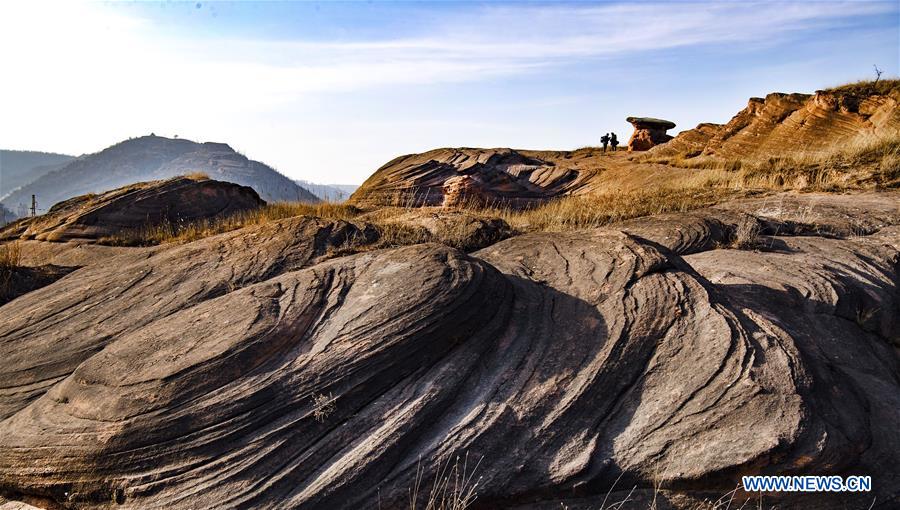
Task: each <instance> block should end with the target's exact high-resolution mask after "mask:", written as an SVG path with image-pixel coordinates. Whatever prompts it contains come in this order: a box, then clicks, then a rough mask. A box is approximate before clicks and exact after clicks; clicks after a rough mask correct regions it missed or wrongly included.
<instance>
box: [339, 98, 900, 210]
mask: <svg viewBox="0 0 900 510" xmlns="http://www.w3.org/2000/svg"><path fill="white" fill-rule="evenodd" d="M896 83H897V84H898V85H897V86H895V87H894V88H893V89H890V88H885V90H888V91H887V92H885V91H884V90H880V89H879V90H862V91H857V90H852V89H851V90H843V89H838V90H832V91H820V92H818V93H817V94H816V95H814V96H813V95H808V94H769V95H768V96H767V97H766V98H765V99H760V98H754V99H751V100H750V102H749V105H748V107H747V108H745V109H744V110H742V111H741V112H739V113H738V114H737V115H736V116H735V117H734V118H733V119H732V120H731V121H730V122H728V123H727V124H724V125H721V124H710V123H704V124H700V125H699V126H697V128H696V129H691V130H687V131H683V132H681V133H679V134H678V136H676V137H675V138H672V139H671V140H669V141H667V142H666V143H664V144H662V145H655V146H653V147H650V148H649V151H648V152H647V154H648V155H649V156H651V159H652V158H655V157H659V159H660V160H664V159H666V158H668V157H676V156H677V157H684V158H690V157H694V156H699V155H707V156H711V157H715V158H720V159H741V158H749V159H751V160H752V159H755V158H763V159H768V158H769V157H771V156H772V155H778V156H786V155H789V154H791V153H792V152H802V153H808V152H810V151H813V152H815V151H819V150H822V151H826V150H833V149H834V148H840V147H843V146H848V147H851V148H852V147H855V146H858V145H859V144H860V143H865V142H867V141H872V140H878V139H890V138H889V137H896V136H897V132H898V130H900V108H898V100H900V81H898V82H896ZM631 119H632V120H639V119H634V118H631ZM643 120H647V119H643ZM666 122H667V121H661V120H658V119H653V120H651V124H642V125H647V126H653V128H652V129H650V128H649V127H648V128H647V129H646V130H645V129H640V130H638V132H636V133H635V136H633V139H632V141H631V142H630V145H631V146H632V147H633V148H634V150H638V149H637V147H646V144H647V143H649V142H648V141H647V140H650V141H652V142H653V143H658V142H659V141H664V140H666V139H668V135H665V136H663V135H664V132H662V131H661V130H662V128H664V127H668V126H670V124H666ZM651 131H655V132H656V135H653V134H652V133H651ZM654 136H655V137H656V138H655V139H654V138H653V137H654ZM661 170H665V171H667V172H671V171H673V167H671V166H665V167H664V166H662V165H654V164H652V163H647V162H642V161H641V160H640V159H638V158H634V159H633V160H629V159H628V157H627V155H626V154H615V155H609V154H607V155H606V156H602V153H601V152H600V151H599V150H596V149H595V148H590V147H586V148H582V149H578V150H574V151H529V150H512V149H472V148H459V149H437V150H433V151H428V152H425V153H422V154H411V155H406V156H402V157H399V158H396V159H394V160H393V161H390V162H388V163H387V164H386V165H384V166H382V167H381V168H379V169H378V170H377V171H376V172H375V173H374V174H373V175H372V176H371V177H370V178H369V179H367V180H366V182H364V183H363V184H362V186H360V188H359V189H358V190H357V191H356V192H355V193H354V194H353V195H352V196H351V197H350V202H351V203H355V204H358V205H361V206H378V205H400V206H405V207H409V206H413V207H419V206H438V205H442V204H445V203H446V205H447V206H448V207H454V206H456V205H457V204H459V203H460V202H466V201H469V200H471V201H474V202H486V203H488V204H496V205H500V206H510V207H523V208H524V207H532V206H534V205H536V204H540V203H543V202H546V201H548V200H552V199H554V198H557V197H559V196H563V195H576V194H584V193H591V192H595V191H615V190H617V189H620V190H621V189H626V188H633V187H634V186H636V185H637V184H636V181H642V182H640V183H639V184H640V185H641V186H644V187H647V186H654V187H655V186H656V185H657V184H658V179H656V178H655V177H653V178H646V179H644V178H643V177H641V176H646V175H649V174H653V173H654V172H657V171H661ZM660 175H663V176H665V175H667V174H666V172H660Z"/></svg>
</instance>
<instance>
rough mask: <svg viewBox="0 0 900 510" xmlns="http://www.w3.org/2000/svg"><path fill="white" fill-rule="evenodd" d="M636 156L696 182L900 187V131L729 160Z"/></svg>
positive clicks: (778, 187)
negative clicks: (834, 144) (834, 146)
mask: <svg viewBox="0 0 900 510" xmlns="http://www.w3.org/2000/svg"><path fill="white" fill-rule="evenodd" d="M637 161H639V162H644V163H657V164H663V165H668V166H673V167H678V168H688V169H694V170H697V172H696V173H695V174H694V176H693V179H694V180H696V183H695V184H696V185H706V186H714V187H726V188H731V189H734V190H748V189H749V190H772V191H785V190H798V191H843V190H849V189H861V188H867V187H868V188H881V189H886V188H896V187H897V186H900V132H898V133H893V134H891V135H886V136H869V137H860V138H858V139H856V140H855V141H853V142H852V143H850V144H847V145H844V146H842V147H840V148H837V149H830V150H818V151H814V150H807V151H794V152H789V153H785V154H783V155H780V156H774V157H765V158H762V157H754V158H744V159H732V160H725V159H722V158H716V157H712V156H695V157H685V156H673V157H653V156H652V155H647V156H646V157H642V158H637ZM670 184H675V183H670ZM683 184H688V183H683ZM687 187H690V186H687Z"/></svg>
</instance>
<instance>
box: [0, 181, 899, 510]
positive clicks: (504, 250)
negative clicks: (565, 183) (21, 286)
mask: <svg viewBox="0 0 900 510" xmlns="http://www.w3.org/2000/svg"><path fill="white" fill-rule="evenodd" d="M808 198H810V197H801V198H800V199H796V200H800V201H801V202H803V201H804V200H807V199H808ZM811 198H815V197H811ZM855 198H856V197H854V196H852V195H850V196H843V197H836V198H834V199H833V200H832V201H831V202H829V205H828V208H829V211H830V212H829V213H828V214H826V215H824V216H822V217H820V218H818V220H817V221H821V222H823V223H829V222H831V221H832V220H830V219H829V218H836V219H835V221H841V220H840V218H841V216H840V211H841V210H842V208H847V207H858V206H859V205H858V204H860V203H863V204H864V203H866V201H869V202H871V203H876V202H877V203H879V204H889V205H888V206H884V205H881V206H879V207H877V208H876V209H877V211H876V213H875V215H876V216H877V217H878V218H880V219H879V220H878V221H879V226H878V227H877V231H871V232H869V233H868V234H867V235H854V236H851V237H846V238H845V237H842V236H840V235H838V234H836V233H835V234H832V235H829V236H828V237H822V236H814V235H807V236H802V237H797V236H783V235H780V234H779V235H774V236H769V239H768V241H769V242H768V243H767V244H766V246H767V248H765V250H758V251H740V250H728V249H712V248H713V247H714V246H721V245H723V244H726V243H727V239H728V236H729V235H731V233H733V232H734V230H735V228H736V225H735V224H734V220H733V217H734V216H736V215H738V214H741V215H748V214H749V215H751V216H754V217H756V214H758V213H759V214H760V216H759V219H758V220H759V221H760V222H763V221H771V222H775V221H780V220H779V218H776V217H775V216H774V213H771V212H769V211H770V210H771V208H770V206H769V204H770V203H771V202H770V200H771V199H769V198H765V199H758V200H757V201H755V202H745V203H743V204H742V205H741V206H740V208H736V209H728V208H720V209H715V210H708V211H706V212H695V213H691V214H690V215H686V216H683V215H669V216H666V217H658V218H648V219H645V220H635V221H632V222H630V223H629V224H627V225H621V226H617V227H611V228H606V229H598V230H590V231H582V232H572V233H565V234H562V233H535V234H528V235H524V236H518V237H514V238H511V239H507V240H505V241H502V242H500V243H497V244H494V245H492V246H489V247H488V248H485V249H483V250H481V251H478V252H475V253H474V254H472V255H466V254H463V253H461V252H459V251H457V250H454V249H451V248H448V247H445V246H442V245H437V244H421V245H416V246H408V247H403V248H397V249H389V250H377V251H370V252H364V253H359V254H356V255H351V256H346V257H341V258H333V259H330V260H324V261H323V259H325V258H327V254H328V252H329V249H328V248H327V247H329V246H331V247H337V246H340V245H341V243H346V242H348V240H349V239H354V238H357V237H359V236H363V237H364V233H363V232H360V231H358V229H357V230H354V229H355V227H353V226H351V225H347V224H344V223H341V222H324V221H321V220H313V219H309V218H294V219H291V220H285V221H283V222H281V223H278V224H277V227H276V228H272V225H260V226H255V227H251V228H248V229H244V230H241V231H235V232H231V233H228V234H223V235H220V236H216V237H213V238H208V239H205V240H201V241H197V242H195V243H190V244H186V245H183V246H178V247H176V248H171V249H168V250H160V249H150V250H141V251H139V252H138V253H137V254H134V255H131V254H126V255H122V256H121V258H118V259H115V260H114V261H111V262H110V263H109V264H107V265H106V267H103V268H99V267H87V268H83V269H80V270H78V271H76V272H75V273H72V274H70V275H69V276H67V277H66V278H63V279H62V280H60V281H58V282H56V283H54V284H52V285H50V286H48V287H45V288H43V289H41V290H38V291H35V292H33V293H31V294H28V295H26V296H22V297H20V298H19V299H16V300H14V301H12V302H11V303H9V304H7V305H5V306H2V307H0V316H2V318H3V320H0V357H2V359H4V363H3V364H2V365H0V490H2V491H5V492H7V493H10V494H12V493H15V494H19V495H25V496H28V497H30V498H45V499H49V500H52V501H57V502H63V503H65V504H66V505H70V506H77V507H79V508H108V507H110V506H112V505H117V507H120V508H195V509H197V508H223V507H228V508H258V507H267V508H301V509H302V508H335V509H340V508H360V507H368V506H378V505H380V506H381V507H382V508H398V507H408V506H409V498H410V489H411V488H412V487H414V486H416V480H419V481H420V482H421V486H422V487H425V490H422V491H421V492H420V493H419V494H420V497H421V498H427V495H428V492H429V490H428V488H429V487H431V485H432V484H433V483H434V481H435V479H436V478H439V477H441V476H442V475H441V473H442V472H443V473H444V474H445V475H446V474H447V473H449V474H450V475H451V476H452V474H453V473H457V474H459V473H460V472H461V471H463V470H464V469H465V471H466V474H467V475H471V474H472V471H473V470H474V472H475V476H474V477H473V478H472V480H473V481H474V480H477V481H478V482H477V487H476V488H475V491H476V492H477V494H478V499H477V500H476V502H475V505H474V506H473V508H522V509H527V508H532V509H533V508H558V507H559V505H560V502H561V501H566V502H568V501H570V500H572V501H577V502H578V504H582V503H583V504H584V505H583V506H580V508H587V507H588V506H587V505H591V507H593V508H597V507H598V506H599V505H600V504H601V503H602V502H603V501H604V498H605V497H606V494H607V492H608V491H609V490H610V488H611V487H613V486H615V485H616V484H618V486H619V487H623V486H624V487H631V486H637V487H638V489H637V491H638V492H639V493H640V492H641V491H645V492H646V491H650V492H651V493H652V492H653V491H654V487H662V489H661V490H660V493H659V495H658V496H659V498H658V501H659V503H658V504H659V505H669V506H673V505H674V506H675V507H678V508H688V507H689V506H688V505H687V504H686V503H683V502H684V501H686V500H690V501H699V500H702V499H703V498H705V497H707V496H711V497H712V498H713V499H715V498H717V497H719V496H721V495H722V494H725V493H727V492H729V491H731V490H732V489H733V488H734V487H735V485H736V483H737V481H738V480H739V478H740V475H742V474H751V473H759V474H773V473H780V474H811V473H814V474H832V473H838V474H843V473H866V474H871V475H872V476H873V488H874V489H875V493H866V494H853V493H844V494H824V495H816V494H800V495H797V494H793V495H791V494H786V495H771V496H769V495H767V497H766V504H770V503H773V502H777V503H778V504H779V506H784V507H786V508H817V509H838V508H847V507H866V508H867V507H869V504H870V503H871V501H872V497H873V496H874V497H876V498H877V499H876V504H875V508H891V507H892V506H895V505H896V504H897V503H898V501H900V499H898V498H900V494H898V492H897V489H896V488H897V487H900V475H898V474H897V472H896V470H895V469H893V466H896V465H897V463H898V462H900V431H898V429H897V427H896V423H897V422H898V419H900V414H898V410H900V376H898V374H900V358H898V351H897V348H898V346H900V330H898V323H897V319H896V317H897V316H898V314H897V311H898V306H900V295H898V293H897V283H898V281H900V275H898V270H900V264H898V261H900V253H898V244H900V227H898V224H900V217H898V216H900V211H895V212H894V213H891V212H890V204H896V200H897V195H896V193H894V194H871V195H867V196H866V198H865V200H862V201H856V200H855ZM790 200H795V199H793V198H791V199H790ZM841 200H843V202H841ZM789 203H791V204H794V203H796V202H790V201H789ZM810 203H814V202H809V201H808V200H807V201H806V202H804V203H800V208H802V207H805V205H809V204H810ZM861 207H864V206H861ZM783 210H788V211H793V207H792V206H791V207H785V208H784V209H783ZM845 212H846V210H845ZM791 214H794V213H793V212H789V214H788V216H787V218H788V219H786V220H784V221H790V219H791V218H792V216H790V215H791ZM856 214H858V211H854V212H852V215H856ZM848 215H849V214H848ZM830 230H833V231H834V232H837V231H838V229H830ZM457 458H459V461H458V462H457V461H455V460H454V459H457ZM448 466H449V467H448ZM454 470H455V471H454ZM746 496H747V495H745V494H737V495H736V499H737V500H738V501H740V500H741V499H742V498H744V497H746ZM420 503H423V502H421V501H420ZM879 505H880V507H879ZM737 506H740V504H738V505H737ZM748 506H749V505H748ZM570 507H571V508H579V506H576V503H573V504H572V505H571V506H570Z"/></svg>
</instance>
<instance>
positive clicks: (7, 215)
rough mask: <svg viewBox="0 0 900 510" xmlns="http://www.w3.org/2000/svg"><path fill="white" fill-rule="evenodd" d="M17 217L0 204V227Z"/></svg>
mask: <svg viewBox="0 0 900 510" xmlns="http://www.w3.org/2000/svg"><path fill="white" fill-rule="evenodd" d="M16 218H17V216H16V215H15V214H13V212H12V211H10V210H9V209H7V208H6V207H4V206H3V204H0V227H2V226H3V225H6V224H7V223H9V222H11V221H13V220H15V219H16Z"/></svg>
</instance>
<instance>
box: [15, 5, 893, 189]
mask: <svg viewBox="0 0 900 510" xmlns="http://www.w3.org/2000/svg"><path fill="white" fill-rule="evenodd" d="M898 52H900V2H898V1H896V0H894V1H889V2H865V1H853V2H834V1H830V2H750V1H746V2H690V3H689V2H666V3H648V2H635V1H630V2H626V3H614V2H599V3H587V2H580V3H560V2H555V3H537V2H529V3H501V2H478V3H463V2H440V3H426V2H406V3H397V2H394V3H386V2H374V1H373V2H281V3H269V2H196V1H195V2H189V3H176V2H145V3H78V2H74V3H73V2H65V3H39V2H21V3H17V2H15V1H13V2H6V3H3V4H0V65H2V68H3V70H4V76H5V78H4V79H3V80H0V112H2V115H3V122H0V146H2V147H4V148H16V149H32V150H48V151H56V152H66V153H72V154H81V153H86V152H94V151H97V150H100V149H102V148H104V147H106V146H108V145H111V144H113V143H115V142H117V141H119V140H122V139H124V138H128V137H131V136H139V135H142V134H147V133H149V132H151V131H153V132H155V133H157V134H161V135H166V136H172V135H176V134H177V135H179V136H180V137H183V138H190V139H193V140H197V141H223V142H227V143H230V144H231V145H232V146H233V147H235V148H236V149H238V150H241V151H242V152H244V153H245V154H247V155H248V156H249V157H251V158H254V159H259V160H261V161H264V162H266V163H269V164H271V165H273V166H274V167H276V168H277V169H279V170H280V171H282V172H283V173H285V174H287V175H289V176H291V177H294V178H298V179H306V180H311V181H316V182H323V183H359V182H362V180H364V179H365V178H366V177H368V175H370V174H371V173H372V172H373V171H374V170H375V169H376V168H377V167H379V166H380V165H381V164H383V163H385V162H386V161H388V160H390V159H392V158H394V157H395V156H397V155H400V154H406V153H410V152H419V151H423V150H427V149H431V148H435V147H447V146H469V147H472V146H475V147H501V146H502V147H507V146H508V147H515V148H531V149H572V148H577V147H580V146H584V145H591V144H596V143H597V140H598V138H599V137H600V136H601V135H602V134H603V133H604V132H607V131H610V130H612V131H615V132H617V133H618V134H619V138H620V139H627V137H628V135H629V134H630V131H631V129H630V125H629V124H627V123H626V122H625V120H624V119H625V117H626V116H629V115H640V116H653V117H662V118H666V119H670V120H672V121H674V122H675V123H676V124H677V125H678V127H677V128H676V129H675V131H676V132H677V131H679V130H681V129H690V128H692V127H694V126H695V125H696V124H698V123H700V122H725V121H727V120H728V119H729V118H731V116H732V115H734V114H735V113H736V112H737V111H738V110H740V109H741V108H742V107H744V106H745V104H746V101H747V99H748V98H749V97H751V96H762V95H765V94H766V93H768V92H773V91H782V92H812V91H814V90H816V89H819V88H824V87H828V86H832V85H837V84H841V83H844V82H847V81H853V80H857V79H861V78H872V77H874V71H873V69H872V65H873V64H878V66H879V67H880V68H882V69H883V70H884V71H885V76H888V75H890V76H896V75H897V74H898V66H900V62H898V61H900V54H898ZM7 77H14V78H13V79H9V78H7Z"/></svg>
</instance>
